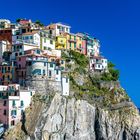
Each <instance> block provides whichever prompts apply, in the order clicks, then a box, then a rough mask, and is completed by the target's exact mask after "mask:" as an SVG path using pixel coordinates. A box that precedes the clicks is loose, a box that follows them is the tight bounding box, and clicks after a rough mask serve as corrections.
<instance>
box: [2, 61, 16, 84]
mask: <svg viewBox="0 0 140 140" xmlns="http://www.w3.org/2000/svg"><path fill="white" fill-rule="evenodd" d="M15 82H16V67H15V66H13V65H12V64H8V63H4V62H3V64H2V65H0V85H8V84H11V83H15Z"/></svg>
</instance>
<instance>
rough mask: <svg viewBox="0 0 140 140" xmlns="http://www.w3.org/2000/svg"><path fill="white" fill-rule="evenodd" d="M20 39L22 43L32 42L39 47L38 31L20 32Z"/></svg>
mask: <svg viewBox="0 0 140 140" xmlns="http://www.w3.org/2000/svg"><path fill="white" fill-rule="evenodd" d="M22 41H23V42H24V43H29V44H34V45H36V46H38V47H40V43H41V42H40V34H39V32H38V31H32V32H27V33H23V34H22Z"/></svg>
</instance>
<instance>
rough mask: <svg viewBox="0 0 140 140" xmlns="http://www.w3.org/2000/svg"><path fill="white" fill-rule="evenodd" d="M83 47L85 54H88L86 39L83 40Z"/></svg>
mask: <svg viewBox="0 0 140 140" xmlns="http://www.w3.org/2000/svg"><path fill="white" fill-rule="evenodd" d="M82 48H83V54H84V55H87V45H86V40H82Z"/></svg>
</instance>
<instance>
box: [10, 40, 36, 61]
mask: <svg viewBox="0 0 140 140" xmlns="http://www.w3.org/2000/svg"><path fill="white" fill-rule="evenodd" d="M35 48H38V46H37V45H34V44H30V43H22V42H20V41H17V42H16V43H15V44H13V46H12V54H11V58H10V59H11V60H15V59H16V57H17V56H21V55H24V52H25V51H28V50H31V49H35Z"/></svg>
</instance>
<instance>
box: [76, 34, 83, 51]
mask: <svg viewBox="0 0 140 140" xmlns="http://www.w3.org/2000/svg"><path fill="white" fill-rule="evenodd" d="M76 38H77V45H76V51H77V52H79V53H82V51H83V48H82V45H83V44H82V42H83V39H82V36H80V35H78V34H77V36H76Z"/></svg>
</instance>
